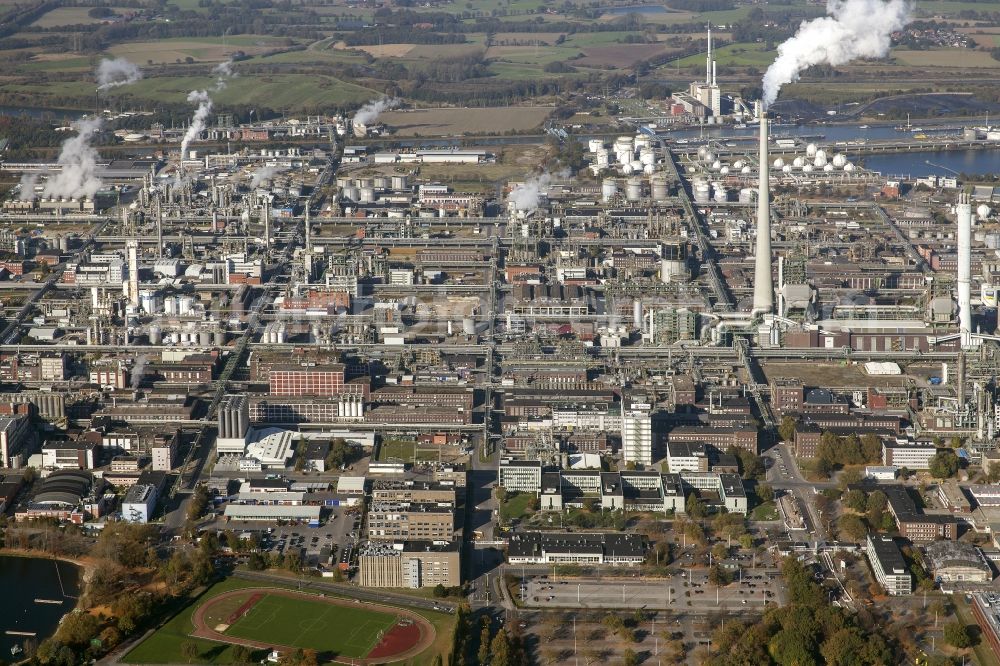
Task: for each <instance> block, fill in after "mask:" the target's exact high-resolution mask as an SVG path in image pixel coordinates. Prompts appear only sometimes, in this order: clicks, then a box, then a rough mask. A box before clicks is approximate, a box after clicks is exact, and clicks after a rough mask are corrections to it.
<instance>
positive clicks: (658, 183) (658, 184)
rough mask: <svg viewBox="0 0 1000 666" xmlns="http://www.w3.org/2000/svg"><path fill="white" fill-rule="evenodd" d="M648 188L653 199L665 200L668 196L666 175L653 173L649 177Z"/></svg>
mask: <svg viewBox="0 0 1000 666" xmlns="http://www.w3.org/2000/svg"><path fill="white" fill-rule="evenodd" d="M649 189H650V194H651V195H652V198H653V201H666V200H667V198H668V197H669V191H668V189H667V177H666V176H664V175H663V174H660V175H654V176H653V177H652V178H650V179H649Z"/></svg>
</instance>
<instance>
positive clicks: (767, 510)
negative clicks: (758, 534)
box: [750, 502, 778, 520]
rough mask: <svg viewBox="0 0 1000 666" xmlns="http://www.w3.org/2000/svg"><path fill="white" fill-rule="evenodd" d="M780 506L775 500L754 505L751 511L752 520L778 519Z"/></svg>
mask: <svg viewBox="0 0 1000 666" xmlns="http://www.w3.org/2000/svg"><path fill="white" fill-rule="evenodd" d="M777 519H778V507H777V506H775V504H774V502H764V503H763V504H758V505H757V506H755V507H754V509H753V511H751V512H750V520H777Z"/></svg>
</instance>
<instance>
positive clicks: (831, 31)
mask: <svg viewBox="0 0 1000 666" xmlns="http://www.w3.org/2000/svg"><path fill="white" fill-rule="evenodd" d="M912 9H913V7H912V5H911V4H910V3H909V2H907V1H906V0H889V1H888V2H883V1H882V0H827V3H826V12H827V14H829V16H823V17H820V18H817V19H813V20H811V21H803V22H802V24H801V25H800V26H799V30H798V32H796V33H795V35H794V36H793V37H791V38H790V39H789V40H788V41H786V42H785V43H783V44H782V45H781V46H779V47H778V57H777V59H776V60H775V61H774V62H773V63H772V64H771V66H770V67H768V69H767V72H766V73H765V74H764V100H763V102H764V106H765V108H766V107H768V106H770V105H771V104H772V103H773V102H774V100H776V99H777V98H778V91H780V90H781V86H783V85H785V84H786V83H792V82H794V81H798V79H799V75H800V74H801V73H802V71H803V70H804V69H806V68H808V67H811V66H812V65H819V64H827V65H832V66H834V67H836V66H837V65H843V64H844V63H846V62H850V61H851V60H854V59H856V58H881V57H883V56H884V55H885V54H886V53H888V52H889V47H890V45H891V44H890V36H891V34H892V32H893V31H895V30H899V29H901V28H902V27H903V26H905V25H906V24H907V23H909V21H910V17H911V13H912Z"/></svg>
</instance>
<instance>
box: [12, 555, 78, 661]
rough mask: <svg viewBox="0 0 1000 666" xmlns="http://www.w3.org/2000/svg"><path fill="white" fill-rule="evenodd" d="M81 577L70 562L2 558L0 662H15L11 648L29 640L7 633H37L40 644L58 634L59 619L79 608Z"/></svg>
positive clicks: (29, 558) (36, 637)
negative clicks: (43, 601)
mask: <svg viewBox="0 0 1000 666" xmlns="http://www.w3.org/2000/svg"><path fill="white" fill-rule="evenodd" d="M80 574H81V570H80V568H79V567H78V566H76V565H75V564H71V563H69V562H60V561H57V560H46V559H40V558H32V557H6V556H0V590H3V594H2V596H0V630H2V632H3V633H0V660H4V661H12V659H11V656H10V655H11V652H10V650H11V648H12V647H14V646H18V647H20V646H21V645H23V644H24V641H25V638H26V637H25V636H17V635H11V634H10V633H8V632H10V631H23V632H34V633H35V634H36V636H35V640H36V641H38V642H39V643H41V642H42V641H43V640H45V639H46V638H48V637H49V636H51V635H52V634H53V633H54V632H55V630H56V627H57V626H58V625H59V620H60V618H62V616H63V615H65V614H66V613H68V612H69V611H71V610H72V609H73V608H74V607H75V606H76V598H77V595H79V589H80ZM36 599H50V600H54V601H58V602H59V603H57V604H55V603H36V601H35V600H36Z"/></svg>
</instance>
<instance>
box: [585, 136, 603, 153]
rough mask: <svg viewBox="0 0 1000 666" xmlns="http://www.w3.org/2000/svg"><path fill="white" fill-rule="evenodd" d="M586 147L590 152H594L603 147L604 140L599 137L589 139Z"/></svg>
mask: <svg viewBox="0 0 1000 666" xmlns="http://www.w3.org/2000/svg"><path fill="white" fill-rule="evenodd" d="M587 147H588V148H590V152H592V153H596V152H597V151H599V150H600V149H602V148H604V142H603V141H601V140H600V139H591V140H590V141H589V142H588V143H587Z"/></svg>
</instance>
